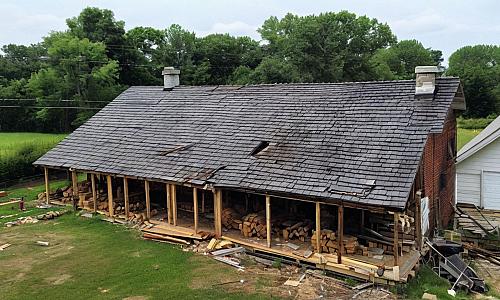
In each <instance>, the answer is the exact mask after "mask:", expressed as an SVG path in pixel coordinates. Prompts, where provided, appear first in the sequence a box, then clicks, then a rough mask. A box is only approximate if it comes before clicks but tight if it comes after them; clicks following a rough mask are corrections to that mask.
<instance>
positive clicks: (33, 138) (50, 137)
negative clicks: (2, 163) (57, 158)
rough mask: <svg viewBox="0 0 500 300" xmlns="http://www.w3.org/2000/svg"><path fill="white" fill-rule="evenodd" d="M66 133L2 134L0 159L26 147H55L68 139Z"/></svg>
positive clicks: (0, 136) (0, 138)
mask: <svg viewBox="0 0 500 300" xmlns="http://www.w3.org/2000/svg"><path fill="white" fill-rule="evenodd" d="M66 135H67V134H66V133H62V134H50V133H34V132H0V157H2V156H4V155H9V154H11V153H13V152H14V153H15V152H16V151H17V150H18V149H19V148H22V147H23V146H25V145H30V144H36V145H41V146H48V145H55V144H56V143H58V142H60V141H61V140H62V139H64V138H65V137H66Z"/></svg>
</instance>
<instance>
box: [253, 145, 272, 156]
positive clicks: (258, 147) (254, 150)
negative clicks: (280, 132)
mask: <svg viewBox="0 0 500 300" xmlns="http://www.w3.org/2000/svg"><path fill="white" fill-rule="evenodd" d="M267 147H269V142H268V141H261V142H260V143H259V144H258V145H257V147H255V148H254V149H253V150H252V152H251V153H250V155H251V156H255V155H257V154H259V153H260V152H262V151H264V150H266V149H267Z"/></svg>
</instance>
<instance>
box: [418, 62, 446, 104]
mask: <svg viewBox="0 0 500 300" xmlns="http://www.w3.org/2000/svg"><path fill="white" fill-rule="evenodd" d="M439 73H441V70H439V68H438V67H437V66H418V67H415V74H416V80H415V81H416V85H415V96H417V97H418V96H420V97H425V96H431V97H433V96H434V92H435V91H436V76H437V75H438V74H439Z"/></svg>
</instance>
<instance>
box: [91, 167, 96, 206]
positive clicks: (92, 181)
mask: <svg viewBox="0 0 500 300" xmlns="http://www.w3.org/2000/svg"><path fill="white" fill-rule="evenodd" d="M90 183H91V184H92V186H91V188H92V202H93V203H94V212H97V190H96V187H95V174H93V173H90Z"/></svg>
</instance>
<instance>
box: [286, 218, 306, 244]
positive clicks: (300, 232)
mask: <svg viewBox="0 0 500 300" xmlns="http://www.w3.org/2000/svg"><path fill="white" fill-rule="evenodd" d="M281 227H282V228H283V229H281V233H282V235H283V239H284V240H285V241H287V240H291V239H295V238H296V239H299V240H300V241H302V242H305V240H306V239H307V238H308V237H309V236H310V234H311V232H312V229H313V227H314V223H313V222H312V221H311V220H303V221H299V222H296V221H286V222H283V223H281Z"/></svg>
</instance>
